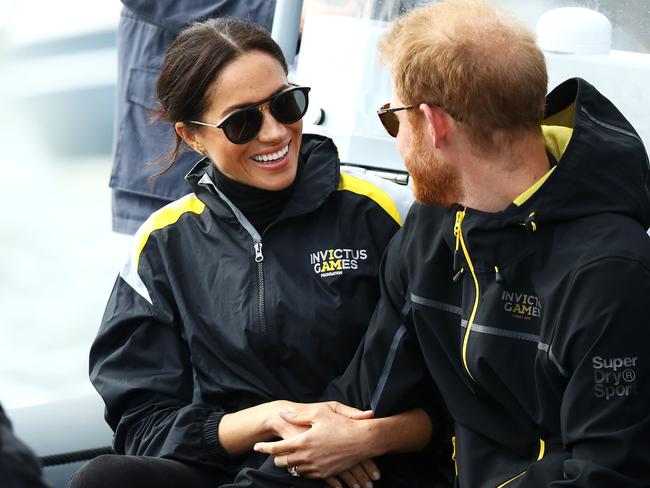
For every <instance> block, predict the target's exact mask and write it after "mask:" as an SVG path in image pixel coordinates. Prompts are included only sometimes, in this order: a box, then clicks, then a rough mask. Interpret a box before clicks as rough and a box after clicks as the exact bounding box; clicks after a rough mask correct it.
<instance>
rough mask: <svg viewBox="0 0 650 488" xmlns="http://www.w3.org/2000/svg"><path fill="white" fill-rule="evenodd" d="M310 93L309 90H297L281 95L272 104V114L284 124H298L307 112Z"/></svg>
mask: <svg viewBox="0 0 650 488" xmlns="http://www.w3.org/2000/svg"><path fill="white" fill-rule="evenodd" d="M308 92H309V89H308V88H295V89H292V90H288V91H286V92H284V93H281V94H279V95H278V96H277V97H275V98H274V99H273V101H272V102H271V113H273V116H274V117H275V118H276V119H277V121H278V122H281V123H283V124H293V123H294V122H298V121H299V120H300V119H302V117H303V116H304V115H305V113H306V112H307V106H308V105H309V98H308V97H307V93H308Z"/></svg>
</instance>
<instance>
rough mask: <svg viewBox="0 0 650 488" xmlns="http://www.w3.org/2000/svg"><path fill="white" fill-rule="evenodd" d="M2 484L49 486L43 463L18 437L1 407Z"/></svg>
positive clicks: (6, 487)
mask: <svg viewBox="0 0 650 488" xmlns="http://www.w3.org/2000/svg"><path fill="white" fill-rule="evenodd" d="M0 480H1V481H0V484H1V485H2V486H3V488H47V487H48V486H49V485H48V484H47V483H46V482H45V481H44V480H43V478H42V476H41V465H40V463H39V462H38V459H36V457H35V456H34V454H33V453H32V451H31V450H30V449H29V448H28V447H27V446H26V445H25V444H24V443H22V442H21V441H20V440H19V439H17V438H16V436H15V435H14V433H13V431H12V429H11V423H10V422H9V419H8V418H7V416H6V415H5V413H4V410H2V407H0Z"/></svg>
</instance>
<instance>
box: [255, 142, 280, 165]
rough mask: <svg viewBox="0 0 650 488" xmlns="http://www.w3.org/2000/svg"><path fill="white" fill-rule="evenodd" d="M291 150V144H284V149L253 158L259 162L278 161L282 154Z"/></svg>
mask: <svg viewBox="0 0 650 488" xmlns="http://www.w3.org/2000/svg"><path fill="white" fill-rule="evenodd" d="M287 152H289V144H287V145H286V146H284V147H283V148H282V149H280V150H279V151H277V152H274V153H271V154H262V155H260V156H251V157H252V159H254V160H255V161H257V162H258V163H268V162H270V161H277V160H278V159H280V158H281V157H282V156H284V155H285V154H287Z"/></svg>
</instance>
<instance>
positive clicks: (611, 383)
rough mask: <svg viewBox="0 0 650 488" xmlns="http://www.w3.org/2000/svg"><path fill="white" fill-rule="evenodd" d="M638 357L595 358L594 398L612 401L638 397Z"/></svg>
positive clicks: (593, 359) (592, 361) (592, 362)
mask: <svg viewBox="0 0 650 488" xmlns="http://www.w3.org/2000/svg"><path fill="white" fill-rule="evenodd" d="M638 359H639V358H638V357H637V356H634V357H626V358H604V357H601V356H594V357H593V358H592V359H591V365H592V366H593V369H594V396H595V397H596V398H604V399H605V400H610V399H611V398H615V397H626V396H630V395H637V394H638V393H637V391H636V382H635V380H636V366H637V363H638Z"/></svg>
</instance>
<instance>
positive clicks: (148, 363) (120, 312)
mask: <svg viewBox="0 0 650 488" xmlns="http://www.w3.org/2000/svg"><path fill="white" fill-rule="evenodd" d="M152 240H154V241H155V239H152V238H150V239H149V241H148V242H147V244H146V246H145V247H144V249H143V251H142V252H141V254H140V256H139V259H138V257H137V255H135V258H134V257H132V258H131V259H130V261H129V263H128V264H127V266H126V267H125V269H124V271H123V272H122V273H121V274H120V276H119V277H118V278H117V281H116V283H115V286H114V288H113V291H112V293H111V296H110V299H109V301H108V305H107V307H106V311H105V313H104V317H103V320H102V324H101V327H100V330H99V333H98V335H97V337H96V339H95V342H94V343H93V345H92V348H91V351H90V379H91V381H92V382H93V384H94V386H95V388H96V389H97V391H98V392H99V394H100V395H101V396H102V397H103V399H104V402H105V404H106V411H105V416H106V420H107V422H108V423H109V425H110V426H111V428H112V429H113V431H114V432H115V437H114V449H115V451H116V452H117V453H120V454H131V455H146V456H158V457H166V458H172V459H177V460H185V461H191V462H194V463H197V462H198V463H203V464H207V465H222V464H223V463H226V462H227V461H228V459H229V455H228V454H227V453H226V451H225V450H224V449H223V447H222V446H221V445H220V443H219V440H218V435H217V432H218V425H219V422H220V420H221V418H222V416H223V415H224V412H223V410H222V409H219V408H216V407H215V406H214V405H206V404H204V403H201V401H200V400H199V399H198V398H199V395H198V393H197V392H195V391H194V379H193V368H192V364H191V359H190V352H189V348H188V345H187V339H186V337H185V335H184V332H183V327H182V321H181V318H180V317H179V315H178V312H177V311H176V308H175V306H174V305H173V299H172V296H171V292H170V289H169V287H168V286H167V284H166V283H167V280H166V276H165V273H164V271H163V269H164V268H163V266H162V264H161V263H160V257H159V254H158V252H157V248H156V245H155V242H153V243H152V242H151V241H152ZM134 261H135V262H137V265H136V264H134Z"/></svg>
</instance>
